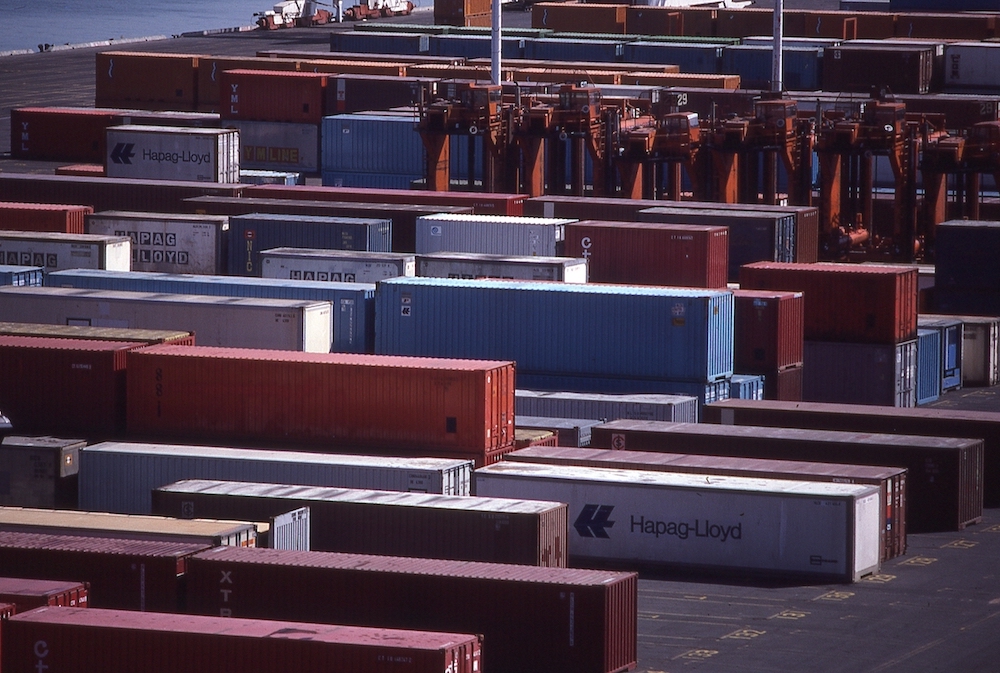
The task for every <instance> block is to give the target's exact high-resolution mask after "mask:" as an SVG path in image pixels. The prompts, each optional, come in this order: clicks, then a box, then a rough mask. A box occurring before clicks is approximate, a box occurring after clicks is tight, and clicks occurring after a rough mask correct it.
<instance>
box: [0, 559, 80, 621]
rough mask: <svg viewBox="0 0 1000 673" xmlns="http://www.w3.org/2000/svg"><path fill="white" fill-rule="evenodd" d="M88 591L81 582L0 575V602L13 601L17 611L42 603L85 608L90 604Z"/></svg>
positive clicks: (33, 607)
mask: <svg viewBox="0 0 1000 673" xmlns="http://www.w3.org/2000/svg"><path fill="white" fill-rule="evenodd" d="M8 570H9V569H8ZM88 593H89V589H88V587H87V585H86V584H83V583H81V582H67V581H60V580H35V579H24V578H22V577H0V603H13V604H14V605H15V606H16V607H17V611H18V612H27V611H28V610H34V609H35V608H40V607H42V606H44V605H52V606H62V607H73V608H85V607H87V606H88V605H90V601H89V600H88V599H87V595H88Z"/></svg>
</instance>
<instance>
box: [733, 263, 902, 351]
mask: <svg viewBox="0 0 1000 673" xmlns="http://www.w3.org/2000/svg"><path fill="white" fill-rule="evenodd" d="M740 287H741V288H742V289H745V290H785V291H788V292H802V293H804V294H805V299H804V300H805V323H804V333H803V338H804V339H805V340H806V341H844V342H850V343H867V344H887V345H891V344H897V343H900V342H903V341H909V340H910V339H915V338H916V336H917V269H916V267H902V266H860V265H857V264H835V263H820V264H788V263H779V262H756V263H754V264H744V265H743V266H742V267H740ZM845 366H848V363H845Z"/></svg>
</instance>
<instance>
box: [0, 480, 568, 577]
mask: <svg viewBox="0 0 1000 673" xmlns="http://www.w3.org/2000/svg"><path fill="white" fill-rule="evenodd" d="M152 498H153V512H154V513H156V514H160V515H163V516H174V517H178V516H180V517H187V516H194V517H201V518H204V517H208V518H213V519H214V518H224V519H237V520H244V521H263V520H267V519H268V518H269V517H273V516H275V515H277V514H281V513H283V512H287V511H289V510H290V509H295V508H301V507H308V508H309V516H310V525H311V530H310V543H311V549H312V550H313V551H336V552H347V553H354V554H378V555H380V556H410V557H417V558H438V559H454V560H459V561H487V562H490V563H517V564H520V565H532V566H558V567H565V566H566V536H567V525H568V524H567V523H566V506H565V505H564V504H562V503H557V502H550V501H538V500H511V499H506V498H482V497H477V496H458V495H455V496H444V495H439V494H425V493H400V492H398V491H371V490H361V489H345V488H330V487H320V486H295V485H285V484H269V483H247V482H237V481H217V480H204V479H201V480H198V479H188V480H184V481H179V482H175V483H173V484H168V485H166V486H161V487H159V488H156V489H154V490H153V494H152ZM0 511H2V510H0Z"/></svg>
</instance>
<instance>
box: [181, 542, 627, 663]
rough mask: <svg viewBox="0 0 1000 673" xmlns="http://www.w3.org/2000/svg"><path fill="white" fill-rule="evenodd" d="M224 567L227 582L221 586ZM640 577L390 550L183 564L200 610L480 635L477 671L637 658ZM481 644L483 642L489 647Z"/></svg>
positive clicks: (219, 554)
mask: <svg viewBox="0 0 1000 673" xmlns="http://www.w3.org/2000/svg"><path fill="white" fill-rule="evenodd" d="M220 572H226V573H229V575H228V576H229V577H230V578H232V581H233V584H232V585H231V586H230V587H228V591H227V592H226V593H225V595H223V594H220V592H219V577H220ZM637 585H638V576H637V575H636V574H635V573H633V572H612V571H604V570H576V569H568V568H540V567H532V566H519V565H509V564H502V563H480V562H472V561H450V560H440V559H409V558H400V557H392V556H368V555H360V554H337V553H331V552H291V551H281V550H272V549H236V548H232V547H227V548H222V547H219V548H216V549H214V550H210V551H209V552H208V553H205V554H200V555H199V556H198V558H197V559H192V561H191V563H189V564H188V573H187V589H188V591H187V606H188V610H189V611H190V612H193V613H196V614H213V615H218V614H229V615H231V616H232V617H240V618H243V617H246V618H262V617H266V618H270V619H298V620H302V621H309V622H320V623H324V622H326V623H329V622H346V623H359V622H364V623H367V624H369V625H372V626H379V627H386V628H408V629H433V630H450V629H456V630H457V629H458V628H459V625H461V627H460V628H461V629H464V630H466V631H471V632H473V633H479V634H482V636H483V642H484V647H486V648H487V650H486V652H487V653H486V654H485V655H484V656H485V659H484V663H483V666H484V668H483V670H485V671H493V672H494V673H615V672H617V671H625V670H629V669H632V668H634V667H635V666H636V648H637V643H636V628H637V619H638V612H637V603H636V601H637V588H638V587H637ZM485 643H489V645H485Z"/></svg>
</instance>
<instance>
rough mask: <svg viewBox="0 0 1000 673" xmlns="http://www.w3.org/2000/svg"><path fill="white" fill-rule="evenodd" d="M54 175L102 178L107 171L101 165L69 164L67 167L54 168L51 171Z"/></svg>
mask: <svg viewBox="0 0 1000 673" xmlns="http://www.w3.org/2000/svg"><path fill="white" fill-rule="evenodd" d="M53 173H54V174H55V175H82V176H84V177H94V178H103V177H104V176H105V175H106V174H107V171H105V170H104V166H102V165H101V164H70V165H69V166H56V167H55V169H54V170H53Z"/></svg>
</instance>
